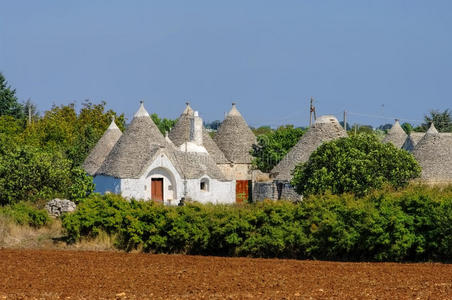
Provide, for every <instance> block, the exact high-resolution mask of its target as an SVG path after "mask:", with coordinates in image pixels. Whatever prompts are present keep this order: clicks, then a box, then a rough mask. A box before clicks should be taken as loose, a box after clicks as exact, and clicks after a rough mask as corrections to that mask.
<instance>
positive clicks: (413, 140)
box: [402, 132, 425, 152]
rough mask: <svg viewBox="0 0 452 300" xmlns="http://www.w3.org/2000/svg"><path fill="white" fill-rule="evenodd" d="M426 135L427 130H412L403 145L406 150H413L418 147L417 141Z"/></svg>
mask: <svg viewBox="0 0 452 300" xmlns="http://www.w3.org/2000/svg"><path fill="white" fill-rule="evenodd" d="M424 135H425V132H411V133H410V134H409V135H408V137H407V138H406V140H405V143H404V144H403V146H402V149H405V150H406V151H409V152H413V150H414V147H416V145H417V143H419V141H420V140H421V139H422V137H423V136H424Z"/></svg>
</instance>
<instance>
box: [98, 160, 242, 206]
mask: <svg viewBox="0 0 452 300" xmlns="http://www.w3.org/2000/svg"><path fill="white" fill-rule="evenodd" d="M152 178H163V189H164V203H165V204H168V205H177V204H179V200H180V199H181V198H182V197H184V179H183V178H182V177H181V175H180V174H179V173H178V172H177V170H176V168H175V167H174V165H173V164H172V163H171V161H170V160H169V159H168V157H167V156H166V155H165V154H158V155H157V156H156V158H155V159H154V161H153V162H152V164H151V165H150V166H149V167H148V168H147V169H146V171H145V172H144V173H143V175H142V176H141V177H140V178H136V179H117V178H114V177H110V176H96V177H95V178H94V183H95V184H96V192H99V193H101V194H104V193H105V192H106V191H109V192H111V193H115V194H121V195H122V196H123V197H125V198H129V199H131V198H134V199H141V200H150V199H151V192H152V191H151V179H152ZM201 179H208V181H209V189H208V191H203V190H201ZM187 197H189V198H191V199H193V200H195V201H198V202H200V203H218V204H219V203H223V204H227V203H235V180H231V181H219V180H216V179H211V178H209V177H208V176H203V177H202V178H199V179H188V180H187Z"/></svg>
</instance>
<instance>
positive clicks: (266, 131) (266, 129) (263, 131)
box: [251, 126, 273, 136]
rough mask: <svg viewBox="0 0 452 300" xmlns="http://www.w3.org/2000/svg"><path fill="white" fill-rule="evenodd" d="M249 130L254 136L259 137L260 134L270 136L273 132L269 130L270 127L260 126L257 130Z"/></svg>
mask: <svg viewBox="0 0 452 300" xmlns="http://www.w3.org/2000/svg"><path fill="white" fill-rule="evenodd" d="M251 130H252V131H253V133H254V135H255V136H259V135H262V134H265V135H268V134H271V133H272V132H273V130H272V129H271V127H270V126H261V127H258V128H251Z"/></svg>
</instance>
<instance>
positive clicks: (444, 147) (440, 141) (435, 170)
mask: <svg viewBox="0 0 452 300" xmlns="http://www.w3.org/2000/svg"><path fill="white" fill-rule="evenodd" d="M413 155H414V157H415V158H416V160H417V161H418V163H419V165H420V166H421V168H422V173H421V178H422V179H423V180H426V181H438V182H444V181H447V182H451V181H452V133H438V131H437V130H436V128H435V126H434V125H433V124H432V125H431V126H430V129H429V130H428V131H427V133H426V134H425V135H424V137H423V138H422V139H421V140H420V141H419V142H418V143H417V145H416V147H415V148H414V151H413Z"/></svg>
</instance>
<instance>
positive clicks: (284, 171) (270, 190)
mask: <svg viewBox="0 0 452 300" xmlns="http://www.w3.org/2000/svg"><path fill="white" fill-rule="evenodd" d="M346 136H347V133H346V131H345V130H344V129H343V128H342V126H341V125H340V124H339V122H338V121H337V119H336V117H334V116H331V115H325V116H321V117H319V118H317V120H316V121H315V123H314V124H313V125H312V127H310V128H309V129H308V131H307V132H306V133H305V134H304V135H303V136H302V137H301V138H300V140H299V141H298V143H297V144H296V145H295V146H294V147H293V148H292V149H291V150H290V151H289V152H288V153H287V155H286V156H285V157H284V158H283V159H282V160H281V161H280V162H279V163H278V164H277V165H276V166H275V167H274V168H273V170H272V171H271V172H270V174H271V177H272V178H273V179H274V181H273V182H271V183H257V184H255V189H256V191H255V193H254V198H255V200H261V199H264V198H268V199H274V200H279V199H287V200H294V201H296V200H299V199H300V195H298V194H297V193H296V192H295V189H294V188H293V187H292V186H291V184H290V181H291V180H292V172H293V170H294V169H295V167H296V166H297V165H298V164H300V163H304V162H306V161H308V159H309V156H310V155H311V153H312V152H314V151H315V150H316V149H317V148H318V147H319V146H320V145H322V144H323V143H325V142H328V141H332V140H335V139H338V138H341V137H346Z"/></svg>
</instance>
